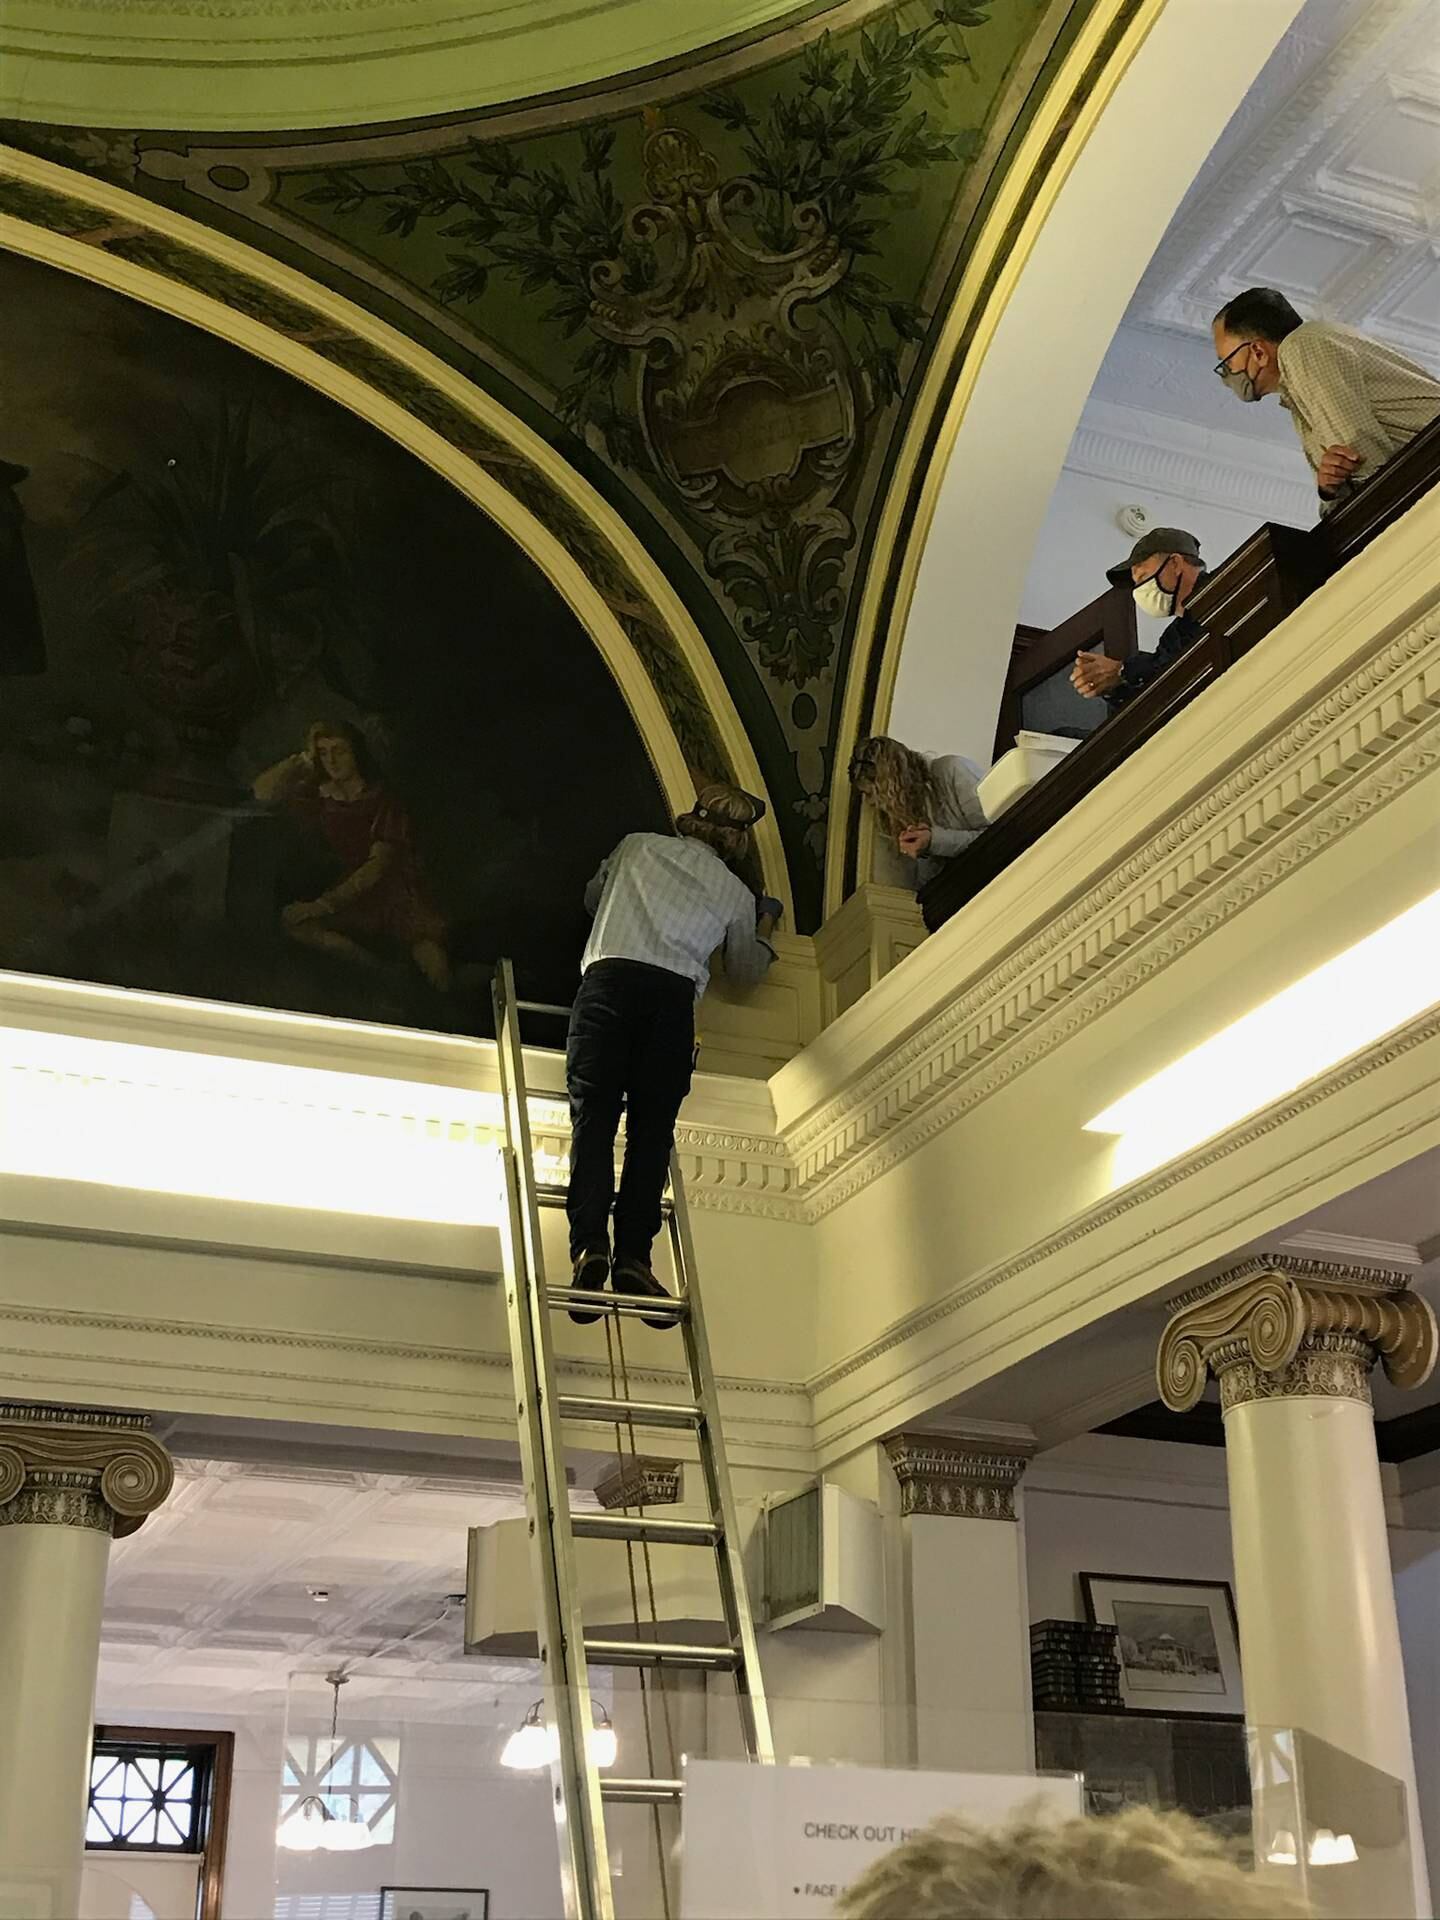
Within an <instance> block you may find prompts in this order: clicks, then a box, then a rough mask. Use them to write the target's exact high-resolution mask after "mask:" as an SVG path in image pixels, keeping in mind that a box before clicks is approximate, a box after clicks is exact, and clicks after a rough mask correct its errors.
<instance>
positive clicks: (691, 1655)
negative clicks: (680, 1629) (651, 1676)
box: [585, 1640, 740, 1673]
mask: <svg viewBox="0 0 1440 1920" xmlns="http://www.w3.org/2000/svg"><path fill="white" fill-rule="evenodd" d="M585 1658H586V1659H587V1660H591V1661H593V1662H594V1663H595V1665H596V1666H597V1667H692V1668H695V1667H703V1668H705V1669H706V1670H707V1671H709V1672H711V1673H734V1672H736V1671H737V1670H738V1668H739V1666H740V1655H739V1654H738V1653H737V1651H736V1650H735V1648H734V1647H694V1646H685V1645H684V1644H683V1643H682V1642H680V1641H671V1640H587V1641H586V1642H585Z"/></svg>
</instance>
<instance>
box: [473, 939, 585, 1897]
mask: <svg viewBox="0 0 1440 1920" xmlns="http://www.w3.org/2000/svg"><path fill="white" fill-rule="evenodd" d="M494 1003H495V1039H496V1051H497V1054H498V1057H499V1065H500V1086H501V1095H502V1098H503V1101H504V1106H505V1130H506V1136H507V1140H508V1143H509V1144H508V1148H507V1156H506V1171H507V1176H508V1180H507V1184H508V1183H509V1182H513V1187H512V1191H513V1193H514V1209H513V1210H514V1213H515V1215H516V1216H517V1219H516V1225H517V1227H518V1229H519V1240H518V1245H517V1247H516V1253H517V1254H520V1255H521V1256H522V1257H521V1258H520V1259H518V1260H515V1261H514V1262H513V1264H512V1266H511V1269H510V1271H511V1272H512V1273H513V1274H514V1276H515V1277H514V1281H513V1284H512V1283H511V1282H509V1281H507V1287H506V1304H507V1309H508V1311H509V1317H510V1334H511V1351H512V1360H513V1363H514V1366H515V1370H516V1371H517V1373H518V1374H519V1375H520V1380H521V1382H522V1384H523V1391H524V1396H525V1399H526V1402H527V1405H528V1413H527V1415H526V1417H524V1418H522V1420H521V1423H520V1425H521V1444H522V1461H523V1449H524V1447H525V1445H526V1440H527V1433H528V1435H529V1437H530V1444H531V1445H532V1446H533V1447H535V1448H536V1449H537V1450H538V1458H535V1459H534V1460H533V1462H532V1469H531V1470H527V1472H526V1496H527V1502H528V1503H529V1506H530V1515H529V1519H530V1532H531V1540H532V1559H533V1562H534V1567H535V1574H536V1589H537V1592H538V1593H539V1595H540V1596H541V1604H540V1610H539V1611H540V1621H539V1624H541V1625H542V1626H544V1627H546V1628H548V1631H549V1637H548V1644H547V1641H546V1640H542V1642H541V1648H540V1653H541V1661H542V1664H543V1666H544V1669H545V1675H546V1695H547V1698H546V1707H547V1712H548V1714H549V1716H550V1720H551V1724H552V1725H553V1726H554V1727H555V1728H556V1730H557V1734H558V1746H559V1753H558V1756H557V1758H556V1761H555V1762H554V1764H553V1765H552V1768H551V1777H552V1781H553V1784H554V1791H555V1794H556V1797H557V1813H560V1814H563V1816H564V1817H563V1819H560V1820H557V1826H563V1827H564V1828H565V1829H566V1831H565V1833H564V1834H563V1835H561V1836H560V1847H561V1857H562V1861H563V1860H564V1859H565V1858H566V1856H567V1855H568V1856H569V1859H570V1861H571V1862H572V1868H573V1871H574V1876H575V1877H574V1890H575V1894H576V1896H577V1897H576V1910H575V1920H613V1915H614V1896H613V1891H612V1888H611V1882H610V1862H609V1852H608V1848H607V1845H606V1835H605V1811H604V1806H603V1803H602V1800H601V1795H600V1779H599V1775H598V1773H597V1771H596V1769H595V1767H594V1766H593V1765H592V1764H591V1755H590V1677H589V1668H588V1663H587V1661H586V1658H585V1634H584V1623H583V1621H582V1619H581V1616H580V1606H579V1595H580V1584H579V1573H578V1570H577V1568H576V1564H575V1545H574V1538H573V1535H572V1533H571V1527H570V1499H569V1489H568V1487H567V1484H566V1478H565V1463H564V1457H563V1452H562V1445H563V1442H562V1438H561V1434H560V1424H559V1417H558V1405H557V1395H556V1391H555V1384H554V1383H555V1366H554V1357H553V1353H552V1347H551V1339H550V1312H549V1301H548V1296H547V1291H546V1284H545V1264H544V1249H543V1247H542V1244H541V1239H540V1209H539V1204H538V1199H537V1195H536V1180H535V1161H534V1152H533V1147H532V1143H531V1138H530V1109H529V1101H528V1095H527V1090H526V1085H525V1066H524V1057H523V1053H522V1049H521V1040H520V1021H519V1010H518V1006H517V1002H516V995H515V977H514V970H513V968H512V967H511V964H510V962H509V961H508V960H502V961H501V962H500V964H499V966H498V967H497V969H496V973H495V980H494ZM512 1296H513V1299H512ZM534 1468H538V1471H534V1470H533V1469H534ZM552 1601H553V1614H552V1612H551V1606H552ZM567 1920H570V1916H568V1915H567Z"/></svg>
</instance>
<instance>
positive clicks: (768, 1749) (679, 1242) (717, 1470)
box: [670, 1153, 775, 1763]
mask: <svg viewBox="0 0 1440 1920" xmlns="http://www.w3.org/2000/svg"><path fill="white" fill-rule="evenodd" d="M670 1190H671V1193H672V1195H673V1196H674V1203H673V1206H672V1208H671V1213H670V1241H671V1249H672V1252H673V1254H674V1257H675V1267H676V1276H677V1278H678V1280H679V1282H680V1286H681V1289H682V1291H683V1294H684V1297H685V1300H686V1302H687V1304H688V1307H689V1311H688V1313H687V1314H686V1316H685V1319H684V1321H683V1322H682V1325H683V1327H684V1330H685V1347H686V1353H687V1357H688V1359H689V1363H690V1375H691V1383H692V1386H693V1388H694V1392H695V1398H696V1401H697V1402H698V1404H699V1405H700V1406H701V1407H703V1408H704V1409H705V1416H706V1417H705V1420H704V1424H703V1425H702V1427H701V1429H700V1436H699V1437H700V1466H701V1470H702V1472H703V1474H704V1477H705V1490H706V1493H707V1495H708V1496H709V1501H710V1512H711V1514H712V1515H713V1517H714V1518H715V1520H717V1521H718V1522H719V1525H720V1528H721V1535H722V1538H721V1541H720V1545H719V1546H718V1547H717V1548H716V1551H715V1564H716V1569H717V1572H718V1574H719V1579H720V1597H721V1603H722V1605H723V1607H724V1610H725V1618H726V1622H727V1624H728V1625H729V1627H730V1629H731V1631H732V1633H734V1635H735V1636H736V1641H737V1644H738V1647H739V1652H740V1657H741V1661H742V1663H743V1675H737V1676H736V1678H737V1680H740V1679H742V1678H743V1683H744V1684H743V1685H741V1686H739V1687H737V1693H738V1696H739V1703H740V1720H741V1726H742V1728H743V1730H744V1733H745V1742H746V1745H747V1747H748V1748H749V1750H750V1757H751V1758H752V1759H754V1760H760V1761H764V1762H766V1763H773V1761H774V1759H775V1741H774V1736H773V1734H772V1733H771V1728H770V1709H769V1706H768V1704H767V1702H766V1698H765V1677H764V1674H763V1673H762V1671H761V1667H760V1648H759V1642H758V1640H757V1638H756V1634H755V1619H754V1615H753V1614H752V1612H751V1609H750V1589H749V1585H748V1582H747V1581H746V1578H745V1559H744V1555H743V1553H742V1552H741V1547H740V1526H739V1518H738V1515H737V1512H736V1507H735V1495H734V1490H733V1488H732V1486H731V1483H730V1468H729V1464H728V1462H727V1460H726V1456H725V1440H724V1436H723V1434H722V1432H721V1420H720V1395H719V1389H718V1387H717V1386H716V1383H715V1371H714V1367H713V1365H712V1363H711V1358H710V1340H709V1336H708V1334H707V1332H706V1328H705V1313H704V1309H703V1307H702V1305H701V1300H700V1286H699V1278H698V1269H697V1266H696V1262H695V1243H694V1240H693V1239H692V1237H691V1233H690V1213H689V1209H688V1207H687V1205H686V1202H685V1185H684V1181H683V1180H682V1178H681V1174H680V1162H679V1158H678V1156H677V1155H676V1154H674V1153H672V1154H671V1156H670Z"/></svg>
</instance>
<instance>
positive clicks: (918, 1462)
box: [885, 1433, 1035, 1520]
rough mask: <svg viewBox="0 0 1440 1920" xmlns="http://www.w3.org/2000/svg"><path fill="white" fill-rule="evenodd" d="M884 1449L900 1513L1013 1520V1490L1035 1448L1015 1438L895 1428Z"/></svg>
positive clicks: (904, 1514)
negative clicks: (990, 1438)
mask: <svg viewBox="0 0 1440 1920" xmlns="http://www.w3.org/2000/svg"><path fill="white" fill-rule="evenodd" d="M885 1451H886V1453H887V1454H889V1456H890V1465H891V1466H892V1467H893V1468H894V1470H895V1478H896V1479H897V1480H898V1481H899V1483H900V1512H901V1515H902V1517H903V1516H908V1515H911V1514H924V1515H927V1516H937V1517H941V1518H945V1519H952V1520H1013V1519H1014V1518H1015V1489H1016V1487H1017V1486H1018V1485H1019V1484H1020V1476H1021V1475H1022V1474H1023V1473H1024V1471H1025V1469H1026V1467H1027V1466H1028V1465H1029V1464H1030V1457H1031V1455H1032V1454H1033V1453H1034V1451H1035V1449H1034V1446H1033V1445H1031V1444H1025V1443H1020V1442H1016V1441H1005V1442H997V1443H995V1444H991V1443H990V1442H989V1441H984V1440H972V1439H968V1438H967V1439H953V1438H951V1437H950V1436H949V1435H947V1434H940V1433H896V1434H892V1435H891V1437H890V1438H889V1439H888V1440H887V1441H886V1442H885Z"/></svg>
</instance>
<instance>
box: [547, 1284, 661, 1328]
mask: <svg viewBox="0 0 1440 1920" xmlns="http://www.w3.org/2000/svg"><path fill="white" fill-rule="evenodd" d="M545 1292H546V1296H547V1298H548V1299H549V1302H550V1304H551V1306H552V1307H564V1308H566V1309H567V1310H568V1309H569V1308H571V1307H579V1308H580V1309H581V1310H582V1311H583V1312H585V1313H618V1314H621V1315H623V1316H624V1317H625V1318H626V1319H631V1320H634V1319H637V1318H638V1317H639V1316H640V1315H641V1314H648V1315H649V1316H650V1318H651V1319H654V1320H659V1319H661V1318H664V1319H665V1320H666V1321H667V1322H673V1321H676V1320H683V1319H684V1318H685V1315H686V1314H687V1313H688V1312H689V1308H688V1307H687V1306H686V1304H685V1302H684V1301H683V1300H676V1299H674V1298H673V1297H671V1298H667V1299H664V1300H662V1299H661V1298H660V1297H659V1295H658V1294H648V1293H602V1292H601V1291H600V1289H599V1288H598V1287H547V1288H546V1289H545Z"/></svg>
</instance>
